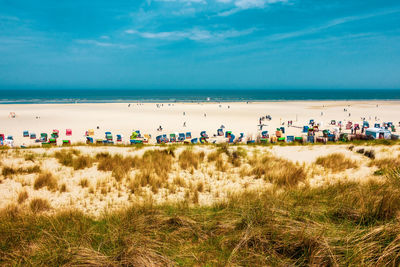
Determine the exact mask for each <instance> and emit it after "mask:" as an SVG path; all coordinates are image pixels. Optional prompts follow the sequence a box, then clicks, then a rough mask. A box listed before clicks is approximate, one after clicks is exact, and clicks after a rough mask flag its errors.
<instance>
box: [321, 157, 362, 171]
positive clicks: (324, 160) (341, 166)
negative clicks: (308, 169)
mask: <svg viewBox="0 0 400 267" xmlns="http://www.w3.org/2000/svg"><path fill="white" fill-rule="evenodd" d="M315 163H316V164H318V165H321V166H322V167H324V168H325V169H329V170H331V171H332V172H341V171H342V170H345V169H355V168H358V167H359V165H358V164H357V162H356V161H354V160H351V159H348V158H346V157H345V156H344V155H343V154H341V153H333V154H330V155H328V156H324V157H318V158H317V160H316V161H315Z"/></svg>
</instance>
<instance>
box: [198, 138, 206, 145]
mask: <svg viewBox="0 0 400 267" xmlns="http://www.w3.org/2000/svg"><path fill="white" fill-rule="evenodd" d="M199 141H200V143H201V144H205V143H208V141H207V137H200V138H199Z"/></svg>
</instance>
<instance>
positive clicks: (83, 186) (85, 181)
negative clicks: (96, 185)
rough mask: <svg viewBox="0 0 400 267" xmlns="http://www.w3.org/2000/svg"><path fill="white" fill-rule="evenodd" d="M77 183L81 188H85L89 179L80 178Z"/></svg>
mask: <svg viewBox="0 0 400 267" xmlns="http://www.w3.org/2000/svg"><path fill="white" fill-rule="evenodd" d="M79 185H80V186H81V187H82V188H86V187H88V186H89V180H88V179H87V178H82V179H81V180H80V181H79Z"/></svg>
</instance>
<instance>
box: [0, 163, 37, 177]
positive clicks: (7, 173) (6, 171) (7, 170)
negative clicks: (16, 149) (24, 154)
mask: <svg viewBox="0 0 400 267" xmlns="http://www.w3.org/2000/svg"><path fill="white" fill-rule="evenodd" d="M40 171H41V169H40V166H39V165H35V166H31V167H25V168H22V167H20V168H14V167H9V166H4V167H3V170H2V175H3V176H4V177H12V176H13V175H16V174H30V173H38V172H40Z"/></svg>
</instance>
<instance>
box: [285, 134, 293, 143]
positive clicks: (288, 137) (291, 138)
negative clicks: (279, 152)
mask: <svg viewBox="0 0 400 267" xmlns="http://www.w3.org/2000/svg"><path fill="white" fill-rule="evenodd" d="M286 142H288V143H292V142H294V136H293V135H288V136H286Z"/></svg>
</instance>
